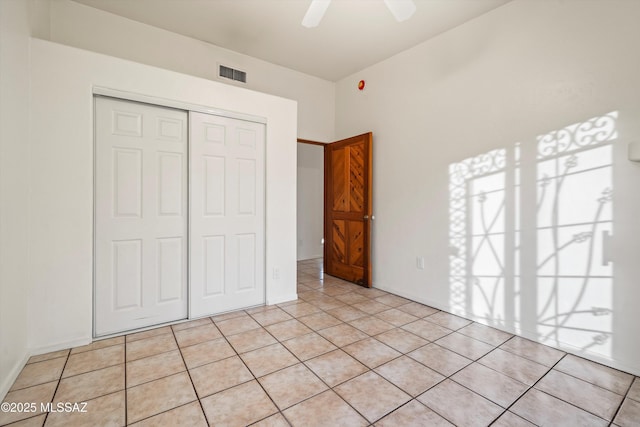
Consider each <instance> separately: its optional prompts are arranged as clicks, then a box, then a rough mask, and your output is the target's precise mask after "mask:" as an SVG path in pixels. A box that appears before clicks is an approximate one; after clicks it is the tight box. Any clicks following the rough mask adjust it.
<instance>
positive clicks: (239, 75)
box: [220, 65, 247, 83]
mask: <svg viewBox="0 0 640 427" xmlns="http://www.w3.org/2000/svg"><path fill="white" fill-rule="evenodd" d="M220 77H224V78H225V79H231V80H235V81H238V82H242V83H246V82H247V73H246V72H244V71H240V70H236V69H233V68H231V67H225V66H224V65H221V66H220Z"/></svg>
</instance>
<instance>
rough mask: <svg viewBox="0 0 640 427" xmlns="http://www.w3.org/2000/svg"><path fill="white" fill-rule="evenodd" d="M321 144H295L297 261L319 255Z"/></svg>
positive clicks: (320, 239)
mask: <svg viewBox="0 0 640 427" xmlns="http://www.w3.org/2000/svg"><path fill="white" fill-rule="evenodd" d="M323 221H324V147H322V146H321V145H313V144H304V143H298V223H297V230H298V231H297V235H298V260H303V259H312V258H320V257H322V248H323V245H322V243H321V242H322V237H323V234H324V231H323V229H324V228H323Z"/></svg>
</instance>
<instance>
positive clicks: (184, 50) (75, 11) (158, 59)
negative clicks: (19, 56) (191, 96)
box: [51, 0, 335, 141]
mask: <svg viewBox="0 0 640 427" xmlns="http://www.w3.org/2000/svg"><path fill="white" fill-rule="evenodd" d="M51 40H52V41H55V42H58V43H62V44H67V45H69V46H75V47H79V48H82V49H86V50H92V51H95V52H100V53H105V54H107V55H111V56H116V57H119V58H124V59H130V60H132V61H136V62H140V63H143V64H148V65H154V66H157V67H160V68H165V69H167V70H173V71H178V72H181V73H185V74H191V75H194V76H198V77H203V78H206V79H210V80H217V79H218V77H217V70H218V63H222V64H224V65H228V66H231V67H234V68H238V69H241V70H243V71H246V72H247V75H248V78H247V84H246V86H244V87H247V88H249V89H253V90H257V91H260V92H265V93H269V94H272V95H277V96H282V97H284V98H288V99H294V100H296V101H298V137H299V138H305V139H311V140H316V141H330V140H332V139H333V131H334V107H335V84H334V83H333V82H329V81H326V80H322V79H319V78H317V77H313V76H309V75H307V74H303V73H300V72H297V71H293V70H291V69H288V68H285V67H281V66H278V65H275V64H271V63H268V62H265V61H262V60H259V59H256V58H253V57H250V56H247V55H242V54H240V53H236V52H233V51H230V50H227V49H223V48H220V47H218V46H214V45H212V44H209V43H205V42H202V41H199V40H195V39H192V38H189V37H184V36H180V35H178V34H175V33H172V32H169V31H165V30H162V29H159V28H156V27H152V26H150V25H146V24H142V23H139V22H136V21H132V20H129V19H125V18H122V17H120V16H117V15H114V14H111V13H108V12H104V11H101V10H98V9H94V8H91V7H88V6H85V5H82V4H79V3H75V2H73V1H70V0H51ZM219 81H222V82H228V81H229V80H224V79H222V80H219Z"/></svg>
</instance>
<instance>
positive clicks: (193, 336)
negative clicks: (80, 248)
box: [0, 260, 640, 427]
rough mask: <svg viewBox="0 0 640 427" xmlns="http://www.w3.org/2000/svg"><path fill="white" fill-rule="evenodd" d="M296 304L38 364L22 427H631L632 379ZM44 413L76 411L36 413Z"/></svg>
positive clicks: (479, 329)
mask: <svg viewBox="0 0 640 427" xmlns="http://www.w3.org/2000/svg"><path fill="white" fill-rule="evenodd" d="M298 296H299V299H298V300H297V301H292V302H288V303H284V304H280V305H277V306H268V307H258V308H254V309H249V310H240V311H237V312H233V313H226V314H223V315H219V316H213V317H211V318H204V319H198V320H195V321H191V322H185V323H180V324H176V325H173V326H163V327H159V328H155V329H151V330H148V331H144V332H141V333H136V334H130V335H127V336H125V337H116V338H110V339H106V340H101V341H96V342H94V343H92V344H90V345H86V346H82V347H78V348H74V349H70V350H62V351H56V352H53V353H49V354H44V355H39V356H34V357H32V358H31V359H30V360H29V363H28V364H27V365H26V366H25V368H24V369H23V371H22V372H21V374H20V375H19V377H18V378H17V379H16V381H15V383H14V385H13V386H12V388H11V390H10V391H9V393H8V394H7V396H6V398H5V401H6V402H16V403H17V402H21V403H25V402H34V403H37V404H38V405H37V408H36V409H37V410H35V411H33V412H22V413H10V412H9V413H7V412H4V413H0V425H13V426H15V427H18V426H43V425H45V426H57V425H61V426H82V425H86V426H123V425H136V426H180V425H184V426H206V425H226V426H244V425H255V426H288V425H290V426H305V427H306V426H340V425H342V426H373V425H375V426H394V427H398V426H451V425H456V426H462V427H464V426H489V425H492V426H497V427H500V426H507V427H517V426H536V425H537V426H547V425H549V426H554V427H555V426H571V427H574V426H592V425H593V426H614V427H627V426H640V378H637V377H634V376H632V375H629V374H627V373H624V372H621V371H617V370H615V369H612V368H609V367H606V366H603V365H599V364H597V363H594V362H590V361H588V360H585V359H582V358H580V357H576V356H573V355H567V354H565V353H563V352H561V351H558V350H555V349H553V348H550V347H546V346H543V345H540V344H537V343H534V342H532V341H528V340H526V339H524V338H521V337H515V336H512V335H511V334H508V333H505V332H502V331H499V330H497V329H493V328H490V327H487V326H484V325H481V324H478V323H475V322H471V321H469V320H467V319H463V318H461V317H458V316H453V315H451V314H449V313H445V312H442V311H439V310H437V309H434V308H432V307H427V306H425V305H422V304H419V303H417V302H412V301H410V300H407V299H405V298H401V297H399V296H397V295H392V294H389V293H387V292H384V291H381V290H379V289H366V288H362V287H359V286H356V285H353V284H350V283H347V282H344V281H342V280H339V279H336V278H333V277H330V276H325V275H324V274H323V272H322V264H321V260H309V261H303V262H299V263H298ZM40 402H43V403H45V404H47V403H50V402H52V404H53V405H55V404H57V403H59V402H61V403H64V402H72V403H73V402H86V404H87V405H86V412H80V413H77V412H76V413H71V414H70V413H64V412H55V411H50V412H46V411H45V412H44V413H43V412H41V408H40Z"/></svg>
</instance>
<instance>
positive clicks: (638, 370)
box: [373, 284, 640, 376]
mask: <svg viewBox="0 0 640 427" xmlns="http://www.w3.org/2000/svg"><path fill="white" fill-rule="evenodd" d="M373 287H374V288H377V289H380V290H382V291H385V292H389V293H392V294H394V295H398V296H400V297H403V298H407V299H410V300H412V301H416V302H419V303H421V304H425V305H428V306H430V307H433V308H437V309H438V310H442V311H446V312H448V313H449V312H450V311H451V307H449V306H443V305H442V304H439V303H437V302H435V301H430V300H429V299H427V298H423V297H418V296H416V295H413V294H411V293H409V292H400V291H398V290H397V289H392V288H390V287H388V286H384V285H379V284H373ZM464 317H465V318H466V319H469V320H473V321H474V322H478V323H481V324H483V325H486V326H490V327H492V328H495V329H498V330H500V331H503V332H507V333H510V334H514V335H517V336H519V337H522V338H526V339H528V340H531V341H533V342H537V343H539V344H542V345H546V346H548V347H551V348H555V349H557V350H560V351H564V352H567V353H570V354H573V355H575V356H578V357H582V358H585V359H588V360H591V361H593V362H596V363H600V364H602V365H605V366H608V367H611V368H614V369H618V370H620V371H624V372H628V373H630V374H633V375H636V376H639V375H640V367H639V366H631V365H629V364H628V363H624V362H622V361H620V360H616V359H611V358H608V357H605V356H602V355H599V354H595V353H588V352H584V351H582V349H580V348H578V347H575V346H573V345H571V344H567V343H562V342H561V343H559V344H558V345H551V344H549V343H545V342H541V341H540V340H539V339H538V336H537V333H536V332H534V331H529V330H525V329H521V330H516V328H513V327H504V326H496V325H491V324H489V323H488V322H487V320H486V319H484V318H480V317H477V316H474V315H469V314H467V315H465V316H464Z"/></svg>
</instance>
